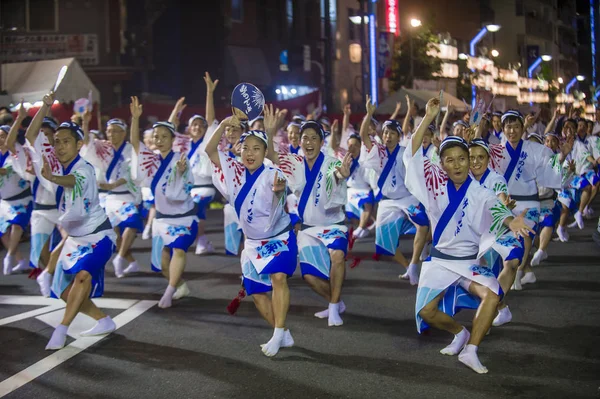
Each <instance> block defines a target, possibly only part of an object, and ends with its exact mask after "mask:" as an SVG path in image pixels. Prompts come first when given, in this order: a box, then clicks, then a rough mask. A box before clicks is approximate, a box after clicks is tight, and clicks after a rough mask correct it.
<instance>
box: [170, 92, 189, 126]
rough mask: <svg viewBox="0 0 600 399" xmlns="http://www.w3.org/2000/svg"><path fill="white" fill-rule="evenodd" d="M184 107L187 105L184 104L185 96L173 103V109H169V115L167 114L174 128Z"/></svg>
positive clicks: (177, 124)
mask: <svg viewBox="0 0 600 399" xmlns="http://www.w3.org/2000/svg"><path fill="white" fill-rule="evenodd" d="M185 107H187V105H186V104H185V97H181V98H180V99H179V100H177V102H176V103H175V106H174V107H173V111H171V116H169V122H171V123H172V124H173V125H175V129H177V127H179V117H180V116H181V113H182V112H183V110H184V109H185Z"/></svg>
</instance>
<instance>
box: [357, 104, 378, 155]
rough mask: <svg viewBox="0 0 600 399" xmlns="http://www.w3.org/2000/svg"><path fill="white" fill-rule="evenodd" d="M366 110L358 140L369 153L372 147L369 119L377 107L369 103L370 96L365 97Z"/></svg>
mask: <svg viewBox="0 0 600 399" xmlns="http://www.w3.org/2000/svg"><path fill="white" fill-rule="evenodd" d="M365 107H366V109H367V114H366V115H365V117H364V119H363V121H362V124H361V125H360V139H361V140H362V142H363V144H364V145H365V147H367V150H368V151H371V148H372V147H373V143H372V142H371V138H370V137H369V126H370V125H371V118H372V117H373V114H374V113H375V110H376V109H377V107H376V106H375V104H373V103H372V102H371V96H367V104H366V105H365Z"/></svg>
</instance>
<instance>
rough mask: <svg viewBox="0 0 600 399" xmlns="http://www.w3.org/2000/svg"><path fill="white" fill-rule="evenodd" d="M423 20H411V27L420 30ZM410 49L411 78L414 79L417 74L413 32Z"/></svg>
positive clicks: (410, 37)
mask: <svg viewBox="0 0 600 399" xmlns="http://www.w3.org/2000/svg"><path fill="white" fill-rule="evenodd" d="M421 25H422V23H421V20H420V19H416V18H412V19H411V20H410V26H412V27H413V28H418V27H419V26H421ZM408 40H409V42H408V44H409V47H410V75H409V76H410V78H411V79H412V78H413V76H414V74H415V62H414V55H413V35H412V32H411V33H410V36H409V39H408Z"/></svg>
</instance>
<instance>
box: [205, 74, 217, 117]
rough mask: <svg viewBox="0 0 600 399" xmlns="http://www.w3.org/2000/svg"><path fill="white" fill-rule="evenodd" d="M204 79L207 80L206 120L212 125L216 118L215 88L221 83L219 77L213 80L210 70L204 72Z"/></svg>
mask: <svg viewBox="0 0 600 399" xmlns="http://www.w3.org/2000/svg"><path fill="white" fill-rule="evenodd" d="M204 81H205V82H206V122H207V123H208V125H209V126H210V125H212V123H213V121H214V120H215V99H214V95H215V89H216V88H217V85H218V84H219V79H217V80H215V81H213V80H212V78H211V77H210V74H209V73H208V72H205V73H204Z"/></svg>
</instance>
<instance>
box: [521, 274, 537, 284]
mask: <svg viewBox="0 0 600 399" xmlns="http://www.w3.org/2000/svg"><path fill="white" fill-rule="evenodd" d="M536 281H537V279H536V278H535V274H533V272H527V273H525V275H524V276H523V278H522V279H521V285H524V284H533V283H535V282H536Z"/></svg>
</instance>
